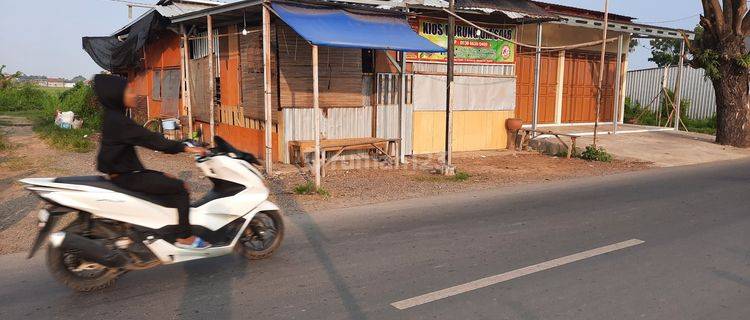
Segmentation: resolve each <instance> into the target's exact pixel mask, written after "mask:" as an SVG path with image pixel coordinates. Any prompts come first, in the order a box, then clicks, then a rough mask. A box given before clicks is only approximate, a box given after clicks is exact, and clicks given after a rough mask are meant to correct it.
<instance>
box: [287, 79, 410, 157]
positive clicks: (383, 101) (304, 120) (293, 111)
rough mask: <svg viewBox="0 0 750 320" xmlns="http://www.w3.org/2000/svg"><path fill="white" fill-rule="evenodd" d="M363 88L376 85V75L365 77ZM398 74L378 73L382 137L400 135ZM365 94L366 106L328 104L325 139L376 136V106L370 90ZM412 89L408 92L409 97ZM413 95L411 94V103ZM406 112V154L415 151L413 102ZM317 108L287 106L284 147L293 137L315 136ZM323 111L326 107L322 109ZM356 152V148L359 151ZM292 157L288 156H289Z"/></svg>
mask: <svg viewBox="0 0 750 320" xmlns="http://www.w3.org/2000/svg"><path fill="white" fill-rule="evenodd" d="M364 80H365V82H364V86H363V87H364V88H365V89H363V90H365V91H369V90H370V89H369V88H372V85H371V83H372V78H371V77H365V78H364ZM397 80H398V75H396V74H378V75H377V84H376V90H377V93H376V94H377V95H378V99H377V102H378V107H377V124H378V126H377V128H376V133H377V136H378V137H379V138H397V137H398V104H397V102H396V101H397V100H396V99H395V97H396V96H397V93H398V90H399V89H398V87H399V81H397ZM411 81H412V77H411V75H410V76H409V77H408V78H407V88H409V86H410V84H411ZM363 96H364V97H365V99H364V101H363V104H364V106H363V107H359V108H327V109H326V111H325V112H326V113H325V114H323V115H322V116H321V117H320V120H321V121H320V130H321V132H322V134H323V138H324V139H343V138H363V137H371V136H372V115H373V112H372V106H371V105H370V101H369V100H370V99H369V96H370V94H369V92H363ZM409 96H410V92H407V97H409ZM410 102H411V98H407V103H410ZM405 107H406V108H405V112H404V116H405V117H406V119H405V124H406V127H405V128H404V132H406V137H404V140H405V141H404V146H405V148H406V154H407V155H408V154H411V150H412V149H411V145H412V139H411V132H412V128H411V124H412V110H413V108H412V106H411V105H410V104H407V105H406V106H405ZM313 112H314V111H313V109H311V108H285V109H284V139H285V141H283V145H282V148H286V143H287V142H288V141H292V140H313V139H314V138H315V137H314V135H313V134H314V133H313V132H314V130H313V125H314V123H313V119H314V118H313V116H314V113H313ZM321 112H322V111H321ZM355 154H356V152H355ZM287 160H288V159H287Z"/></svg>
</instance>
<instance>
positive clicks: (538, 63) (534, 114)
mask: <svg viewBox="0 0 750 320" xmlns="http://www.w3.org/2000/svg"><path fill="white" fill-rule="evenodd" d="M541 47H542V24H541V23H537V24H536V48H535V49H534V50H536V56H535V61H534V103H533V106H532V109H531V129H532V130H535V131H534V133H533V134H532V135H533V136H536V126H537V124H538V123H539V77H540V73H541V70H542V49H541Z"/></svg>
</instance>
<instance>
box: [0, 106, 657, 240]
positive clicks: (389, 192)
mask: <svg viewBox="0 0 750 320" xmlns="http://www.w3.org/2000/svg"><path fill="white" fill-rule="evenodd" d="M0 125H2V127H1V128H0V130H3V131H4V132H5V133H6V136H7V138H8V140H9V141H10V143H11V144H13V145H14V147H13V148H12V149H10V150H6V151H0V254H7V253H13V252H19V251H25V250H27V249H28V246H29V245H30V243H31V241H32V240H33V237H34V235H35V232H36V227H35V225H36V221H35V215H34V214H33V213H34V212H36V209H37V208H38V207H40V206H41V205H42V203H41V202H40V201H39V200H38V199H37V198H36V197H35V196H33V195H30V194H29V193H28V192H27V191H25V190H23V189H22V188H21V186H20V184H18V183H17V182H16V181H17V180H18V179H22V178H24V177H31V176H33V177H54V176H66V175H89V174H97V172H96V170H95V163H96V158H95V157H96V152H89V153H74V152H64V151H60V150H55V149H53V148H50V147H48V146H47V145H46V144H45V143H44V142H42V141H40V140H39V139H38V138H37V137H36V136H35V135H34V133H33V132H32V130H31V126H30V125H29V123H27V122H26V121H25V120H24V119H20V118H14V117H7V116H0ZM139 155H140V157H141V160H142V161H143V163H144V164H145V165H146V167H148V168H150V169H153V170H159V171H163V172H166V173H168V174H171V175H174V176H177V177H179V178H180V179H183V180H185V181H187V182H188V184H189V185H190V188H191V192H192V195H191V196H192V198H193V199H195V198H199V197H200V196H201V195H203V193H205V192H206V191H208V190H209V189H210V181H208V179H204V178H203V176H202V173H201V172H200V170H199V169H198V168H197V167H196V166H195V165H194V163H193V160H192V158H191V157H190V156H187V155H184V154H182V155H166V154H162V153H158V152H153V151H149V150H143V149H141V150H139ZM454 164H455V165H456V167H457V170H458V171H459V172H461V173H463V174H464V175H463V177H464V178H465V179H462V180H459V179H455V178H449V177H444V176H441V175H438V174H434V172H435V168H436V167H437V166H438V162H437V160H435V159H429V158H425V157H418V158H416V159H412V160H411V163H410V164H409V165H406V166H402V167H401V168H398V169H394V168H393V167H387V166H382V165H380V164H379V163H377V162H373V161H348V162H341V163H337V167H334V168H331V169H330V170H329V172H328V173H327V176H326V177H324V179H323V185H324V189H325V190H326V191H327V193H328V194H327V195H317V194H315V195H298V194H295V193H294V191H293V190H294V188H295V187H296V186H299V185H303V184H305V183H306V181H308V177H306V175H305V174H303V173H301V171H300V170H298V169H296V168H295V167H293V166H289V165H278V166H277V168H278V170H279V171H278V172H277V173H276V174H275V176H274V177H273V178H271V179H269V180H268V184H269V187H270V188H271V191H272V195H271V200H272V201H274V202H276V203H277V204H278V205H279V206H281V207H282V209H283V210H284V211H285V213H287V214H302V213H310V212H315V211H319V210H324V209H332V208H342V207H351V206H358V205H363V204H368V203H378V202H386V201H392V200H398V199H407V198H415V197H423V196H429V195H438V194H442V193H449V192H451V193H452V192H460V191H469V190H481V189H487V188H497V187H504V186H510V185H514V184H520V183H534V182H543V181H550V180H562V179H569V178H574V177H582V176H594V175H606V174H614V173H620V172H627V171H635V170H643V169H646V168H649V167H650V166H651V165H650V164H648V163H643V162H633V161H620V160H616V161H614V162H612V163H598V162H586V161H583V160H577V159H575V160H567V159H561V158H555V157H548V156H543V155H539V154H536V153H514V152H510V151H482V152H470V153H457V154H456V155H455V156H454ZM373 165H375V166H378V167H376V168H372V166H373ZM367 166H370V167H371V168H367Z"/></svg>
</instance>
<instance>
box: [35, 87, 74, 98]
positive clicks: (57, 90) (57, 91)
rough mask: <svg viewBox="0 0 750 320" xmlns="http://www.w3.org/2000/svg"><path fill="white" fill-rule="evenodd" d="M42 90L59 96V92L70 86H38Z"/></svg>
mask: <svg viewBox="0 0 750 320" xmlns="http://www.w3.org/2000/svg"><path fill="white" fill-rule="evenodd" d="M39 89H42V91H44V92H47V93H49V94H51V95H54V96H59V95H60V94H61V93H63V92H65V91H67V90H68V89H70V88H53V87H39Z"/></svg>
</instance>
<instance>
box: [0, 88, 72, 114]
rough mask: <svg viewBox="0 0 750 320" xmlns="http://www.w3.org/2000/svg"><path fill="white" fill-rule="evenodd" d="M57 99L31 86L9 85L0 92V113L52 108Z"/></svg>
mask: <svg viewBox="0 0 750 320" xmlns="http://www.w3.org/2000/svg"><path fill="white" fill-rule="evenodd" d="M57 102H58V100H57V97H56V96H55V95H53V94H51V93H49V92H47V91H44V90H43V89H41V88H40V87H39V86H36V85H32V84H21V85H11V86H8V87H6V88H3V89H2V90H0V111H21V110H44V109H47V108H53V107H54V106H55V104H56V103H57Z"/></svg>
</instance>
